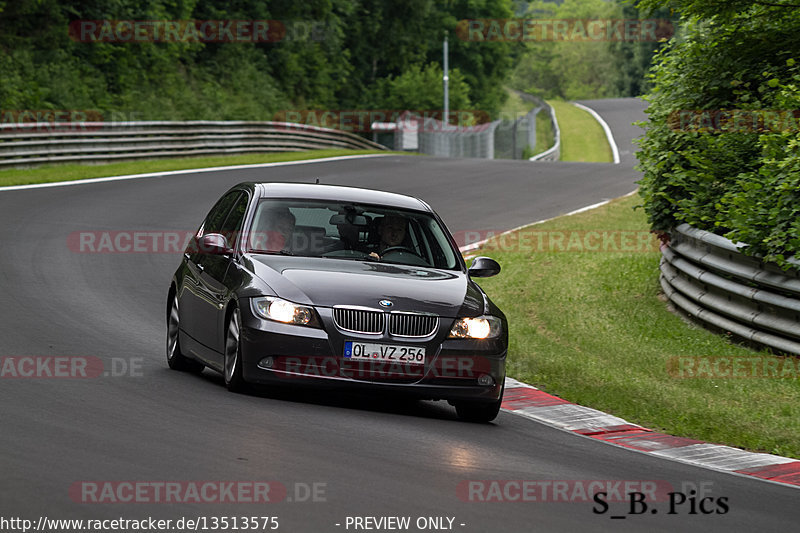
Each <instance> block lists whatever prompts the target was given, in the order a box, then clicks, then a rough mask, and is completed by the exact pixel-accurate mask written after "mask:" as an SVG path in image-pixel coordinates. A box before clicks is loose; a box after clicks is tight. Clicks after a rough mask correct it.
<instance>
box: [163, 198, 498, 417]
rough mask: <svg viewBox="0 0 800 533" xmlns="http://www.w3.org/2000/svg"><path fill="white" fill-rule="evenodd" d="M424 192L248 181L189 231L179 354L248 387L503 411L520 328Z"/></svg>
mask: <svg viewBox="0 0 800 533" xmlns="http://www.w3.org/2000/svg"><path fill="white" fill-rule="evenodd" d="M499 271H500V266H499V265H498V264H497V263H496V262H495V261H494V260H492V259H489V258H486V257H478V258H475V259H474V260H473V262H472V266H471V267H470V268H469V269H467V267H466V265H465V263H464V259H463V258H462V256H461V253H460V252H459V250H458V247H457V246H456V243H455V240H454V239H453V237H452V235H451V234H450V233H449V231H448V230H447V228H446V227H445V225H444V223H443V222H442V220H441V219H440V218H439V216H438V215H437V214H436V213H435V212H434V211H433V210H432V209H431V208H430V207H429V206H428V205H427V204H426V203H425V202H423V201H422V200H419V199H417V198H413V197H410V196H404V195H400V194H394V193H388V192H381V191H373V190H366V189H358V188H352V187H341V186H332V185H317V184H297V183H241V184H239V185H237V186H235V187H233V188H232V189H230V190H229V191H228V192H226V193H225V194H224V195H223V196H222V198H220V200H219V201H218V202H217V203H216V205H214V207H213V208H212V209H211V211H210V212H209V213H208V216H206V218H205V220H204V221H203V223H202V225H201V226H200V228H199V229H198V231H197V233H196V234H195V235H194V237H193V238H192V239H191V241H190V244H189V246H188V247H187V249H186V251H185V253H184V257H183V260H182V262H181V264H180V266H179V267H178V270H177V271H176V272H175V275H174V277H173V279H172V283H171V285H170V288H169V295H168V300H167V314H166V316H167V362H168V363H169V366H170V367H171V368H173V369H177V370H188V371H194V372H200V371H202V370H203V368H205V367H209V368H211V369H213V370H215V371H218V372H221V373H222V375H223V376H224V380H225V384H226V386H227V387H228V388H229V389H230V390H232V391H242V390H244V389H245V388H246V386H247V384H249V383H253V384H255V383H261V384H267V383H269V384H284V385H287V386H294V385H300V384H303V385H307V384H312V385H317V386H334V387H351V388H364V389H366V390H370V391H375V392H378V391H380V390H385V391H399V392H403V393H409V394H412V395H414V396H416V397H419V398H422V399H431V400H447V401H448V402H450V403H451V404H452V405H454V406H455V408H456V411H457V413H458V415H459V417H460V418H463V419H466V420H471V421H480V422H488V421H491V420H493V419H494V418H495V417H496V416H497V413H498V411H499V409H500V404H501V402H502V398H503V383H504V380H505V360H506V354H507V350H508V324H507V322H506V318H505V316H504V315H503V313H502V311H500V309H498V308H497V306H495V305H494V304H493V303H492V301H491V300H490V299H489V298H488V297H487V296H486V294H485V293H484V292H483V290H482V289H481V288H480V287H479V286H478V285H477V284H475V283H474V282H473V281H472V278H476V277H487V276H493V275H495V274H497V273H498V272H499Z"/></svg>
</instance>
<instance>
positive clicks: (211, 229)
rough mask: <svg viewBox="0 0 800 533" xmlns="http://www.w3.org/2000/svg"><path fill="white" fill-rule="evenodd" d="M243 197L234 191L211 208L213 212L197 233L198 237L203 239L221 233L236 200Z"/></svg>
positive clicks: (210, 212)
mask: <svg viewBox="0 0 800 533" xmlns="http://www.w3.org/2000/svg"><path fill="white" fill-rule="evenodd" d="M241 196H242V193H241V192H239V191H234V192H231V193H228V194H226V195H225V196H223V197H222V198H221V199H220V200H219V202H217V203H216V205H214V207H212V208H211V211H209V213H208V215H207V216H206V219H205V221H204V222H203V225H202V226H201V227H200V230H199V231H198V232H197V236H198V237H202V236H203V235H206V234H208V233H221V232H222V228H223V224H224V222H225V219H226V218H227V217H228V214H229V213H230V212H231V208H232V207H233V205H234V204H235V203H236V200H238V199H239V198H240V197H241Z"/></svg>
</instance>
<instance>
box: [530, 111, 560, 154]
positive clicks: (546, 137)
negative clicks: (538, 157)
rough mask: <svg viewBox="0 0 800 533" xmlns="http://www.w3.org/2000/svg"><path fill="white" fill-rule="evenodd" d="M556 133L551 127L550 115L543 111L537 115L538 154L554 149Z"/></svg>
mask: <svg viewBox="0 0 800 533" xmlns="http://www.w3.org/2000/svg"><path fill="white" fill-rule="evenodd" d="M555 137H556V133H555V132H554V131H553V128H551V127H550V114H549V113H548V112H547V109H546V108H545V109H542V110H541V111H539V112H538V113H537V114H536V150H535V153H536V154H541V153H542V152H546V151H547V150H549V149H550V148H552V147H553V143H555V142H556V141H555Z"/></svg>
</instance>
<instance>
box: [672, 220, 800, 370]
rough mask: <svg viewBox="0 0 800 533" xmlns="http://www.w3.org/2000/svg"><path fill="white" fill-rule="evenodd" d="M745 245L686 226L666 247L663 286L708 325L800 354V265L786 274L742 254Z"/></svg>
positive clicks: (673, 234)
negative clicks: (741, 249) (741, 250)
mask: <svg viewBox="0 0 800 533" xmlns="http://www.w3.org/2000/svg"><path fill="white" fill-rule="evenodd" d="M742 246H743V245H737V244H734V243H733V242H731V241H729V240H728V239H725V238H724V237H720V236H719V235H715V234H713V233H709V232H707V231H703V230H699V229H696V228H693V227H691V226H689V225H688V224H681V225H680V226H678V227H677V228H675V230H674V231H673V232H672V234H671V239H670V243H669V245H668V246H665V247H663V248H662V258H661V276H660V281H661V287H662V288H663V289H664V292H665V293H666V295H667V297H668V298H669V300H670V301H671V302H672V303H673V304H674V305H675V306H677V307H678V308H680V309H681V310H683V311H684V312H685V313H687V314H689V315H690V316H692V317H695V318H696V319H697V320H699V321H701V322H703V323H705V324H709V325H712V326H715V327H717V328H721V329H723V330H725V331H729V332H731V333H733V334H735V335H737V336H739V337H741V338H744V339H747V340H749V341H752V342H754V343H757V344H761V345H765V346H769V347H771V348H775V349H777V350H779V351H781V352H786V353H791V354H795V355H800V261H796V260H792V261H791V262H792V263H793V264H794V265H796V266H797V268H792V269H790V270H788V271H784V270H781V268H780V267H778V266H777V265H774V264H771V263H765V262H763V261H760V260H759V259H758V258H757V257H751V256H747V255H744V254H742V253H741V252H740V251H739V249H740V248H741V247H742Z"/></svg>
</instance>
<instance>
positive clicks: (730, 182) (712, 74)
mask: <svg viewBox="0 0 800 533" xmlns="http://www.w3.org/2000/svg"><path fill="white" fill-rule="evenodd" d="M642 3H643V4H647V5H650V6H652V5H658V4H660V3H661V1H660V0H646V2H642ZM672 5H676V6H677V7H678V8H679V9H680V10H681V11H682V13H683V14H684V19H683V21H684V25H685V27H686V35H685V37H684V38H683V39H676V40H673V41H672V42H671V43H670V44H669V45H668V46H667V47H665V48H664V49H663V50H662V51H661V53H660V54H658V55H657V56H656V60H655V67H654V68H653V71H652V73H651V75H650V81H651V83H652V90H651V92H650V93H649V94H648V96H647V99H648V100H649V102H650V106H649V109H648V111H647V112H648V114H649V115H650V120H649V122H648V123H647V124H645V128H646V134H645V136H644V138H643V139H642V141H641V143H640V144H641V149H640V151H639V152H638V153H637V156H638V157H639V161H640V163H641V169H642V170H643V171H644V179H643V180H642V181H641V189H642V195H643V197H644V200H645V209H646V211H647V215H648V219H649V221H650V223H651V225H652V227H653V229H656V230H661V231H669V230H670V229H671V228H672V227H673V226H675V225H677V224H680V223H681V222H687V223H689V224H691V225H693V226H695V227H698V228H700V229H704V230H707V231H711V232H715V233H717V234H719V235H723V236H725V237H727V238H729V239H731V240H733V241H734V242H743V243H746V244H747V246H746V247H745V248H744V250H743V251H744V252H745V253H751V254H759V255H761V256H762V257H764V258H765V259H766V260H768V261H775V262H777V263H778V264H781V265H783V266H784V267H785V268H789V266H790V265H789V264H788V263H787V262H786V259H788V258H789V257H790V256H792V255H794V254H797V253H798V252H800V115H799V114H798V111H797V110H798V109H800V10H798V9H797V6H796V5H790V4H787V3H781V2H749V1H748V2H746V1H743V0H735V1H731V2H726V3H719V2H711V1H709V0H675V1H674V2H672Z"/></svg>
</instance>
